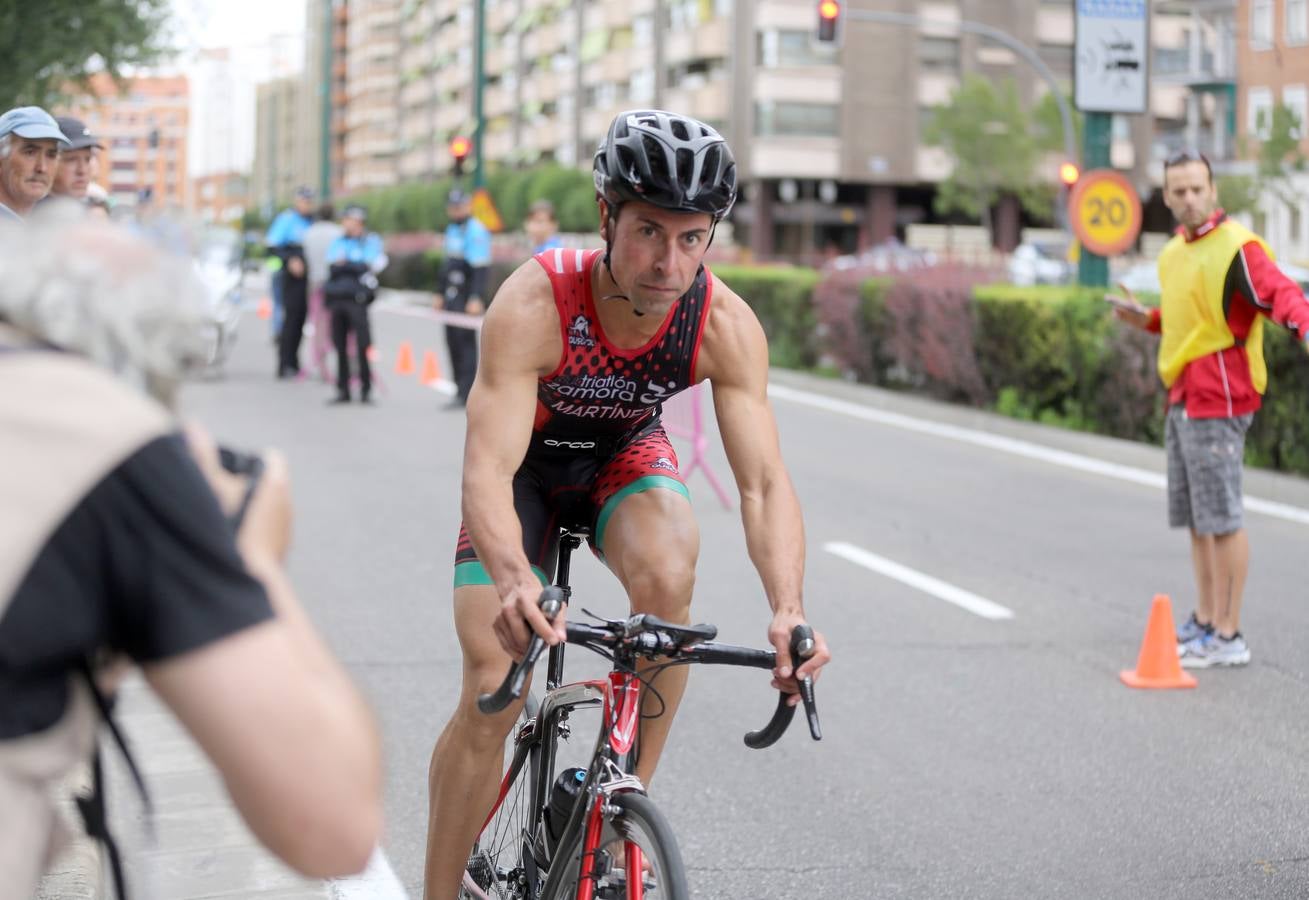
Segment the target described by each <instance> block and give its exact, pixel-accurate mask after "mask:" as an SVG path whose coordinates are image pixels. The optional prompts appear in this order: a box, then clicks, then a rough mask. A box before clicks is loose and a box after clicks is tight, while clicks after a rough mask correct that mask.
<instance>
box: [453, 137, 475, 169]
mask: <svg viewBox="0 0 1309 900" xmlns="http://www.w3.org/2000/svg"><path fill="white" fill-rule="evenodd" d="M472 149H473V142H472V141H470V140H468V138H466V137H464V136H463V135H459V136H458V137H456V138H455V139H454V140H452V141H451V142H450V155H451V156H452V157H454V161H455V177H456V178H459V177H462V176H463V174H464V160H465V159H467V158H468V153H469V151H470V150H472Z"/></svg>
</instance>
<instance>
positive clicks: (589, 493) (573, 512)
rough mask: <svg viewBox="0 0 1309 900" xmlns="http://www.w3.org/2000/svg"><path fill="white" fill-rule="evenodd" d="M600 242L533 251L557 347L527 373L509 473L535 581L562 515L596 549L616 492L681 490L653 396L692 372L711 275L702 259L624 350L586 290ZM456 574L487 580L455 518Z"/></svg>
mask: <svg viewBox="0 0 1309 900" xmlns="http://www.w3.org/2000/svg"><path fill="white" fill-rule="evenodd" d="M603 252H604V251H603V250H564V249H553V250H546V251H544V252H542V253H538V254H537V255H536V256H535V257H534V259H535V260H536V261H537V262H538V263H540V264H541V266H542V268H544V269H545V271H546V273H547V274H549V276H550V286H551V287H552V288H553V289H554V298H555V308H556V309H557V310H558V311H559V330H560V333H561V335H562V337H563V346H564V351H563V358H562V359H560V361H559V365H558V366H557V367H556V368H555V370H554V371H553V372H551V373H550V374H549V375H546V376H545V377H543V378H542V379H541V380H540V381H539V382H537V391H536V398H537V399H536V421H535V422H534V423H533V426H532V443H531V445H530V446H529V448H528V451H527V455H526V457H525V458H524V459H523V464H522V466H521V467H520V468H519V469H518V472H517V473H516V474H515V475H514V484H513V490H514V508H515V509H516V510H517V512H518V518H519V521H520V522H521V524H522V529H523V550H524V552H525V553H526V554H527V558H528V560H529V561H530V562H531V564H532V567H533V569H534V570H535V571H536V574H537V577H538V578H540V579H541V583H542V584H546V583H548V581H549V575H550V573H552V572H553V570H554V563H555V558H556V555H557V551H558V542H559V535H558V530H559V525H560V524H570V525H578V524H589V525H590V526H591V534H592V538H591V544H592V547H593V548H594V549H595V550H596V552H597V553H603V549H604V532H605V526H606V525H607V524H608V521H609V517H610V516H611V515H612V514H613V511H614V509H615V508H617V506H618V503H619V502H620V501H621V500H622V499H623V498H624V497H626V496H628V495H629V494H636V493H640V492H642V491H648V490H652V489H656V488H664V489H667V490H673V491H677V492H678V493H680V494H682V495H683V496H688V493H687V490H686V485H685V484H684V483H683V482H682V476H681V474H680V473H679V472H678V469H677V454H676V453H675V452H674V451H673V446H672V444H671V443H670V442H669V440H668V435H667V434H665V433H664V428H663V425H661V424H660V421H659V414H660V409H661V407H660V404H661V403H662V402H663V401H665V400H667V399H668V398H669V397H672V396H673V395H674V394H677V393H680V392H681V391H684V390H686V389H687V388H688V387H690V386H691V385H692V384H694V383H695V381H694V379H695V363H696V357H697V356H698V355H699V353H700V340H701V337H702V335H703V334H704V326H705V321H706V319H707V318H708V314H709V302H710V299H711V296H712V293H713V277H712V276H711V275H710V273H709V270H708V269H706V268H704V267H703V266H702V267H701V268H700V271H699V272H698V273H697V274H696V277H695V283H694V284H692V285H691V289H690V290H688V291H687V292H686V293H685V294H683V295H682V296H681V297H680V298H679V299H678V301H677V302H676V303H674V304H673V307H672V309H670V310H669V311H668V315H667V317H666V318H665V319H664V322H663V324H662V325H660V327H659V331H658V332H657V333H656V334H655V336H654V337H653V338H651V339H650V341H649V342H648V343H646V344H645V345H644V346H641V347H636V348H633V349H630V350H627V349H623V348H620V347H615V346H614V345H613V344H611V343H610V342H609V340H608V338H606V337H605V333H604V330H603V329H602V328H601V327H600V318H599V316H598V315H596V308H595V299H594V298H593V297H592V296H591V272H592V270H593V268H594V266H595V265H597V260H598V259H599V257H600V256H601V255H602V254H603ZM465 584H491V579H490V577H489V575H488V574H487V572H486V569H485V568H484V567H483V566H482V564H481V563H480V562H479V561H478V559H477V553H476V552H475V551H474V550H473V544H472V541H470V540H469V538H468V532H467V531H466V530H465V529H463V528H462V527H461V528H460V529H459V544H458V547H457V549H456V551H455V586H456V587H458V586H460V585H465Z"/></svg>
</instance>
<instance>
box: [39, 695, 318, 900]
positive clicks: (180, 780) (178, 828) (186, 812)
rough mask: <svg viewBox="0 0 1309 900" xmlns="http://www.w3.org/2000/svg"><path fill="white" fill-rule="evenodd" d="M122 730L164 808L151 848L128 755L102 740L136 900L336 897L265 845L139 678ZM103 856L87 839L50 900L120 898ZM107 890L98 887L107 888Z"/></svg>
mask: <svg viewBox="0 0 1309 900" xmlns="http://www.w3.org/2000/svg"><path fill="white" fill-rule="evenodd" d="M117 710H118V723H119V726H120V727H121V728H122V730H123V733H124V735H125V736H126V737H127V740H128V742H129V745H130V746H131V748H132V752H133V755H134V756H135V758H136V763H137V765H138V766H139V767H140V769H141V772H142V775H143V776H144V777H145V781H146V786H147V787H148V788H149V790H150V796H151V798H152V799H153V800H154V804H155V832H156V835H157V840H156V841H155V843H154V844H153V845H151V844H150V842H149V839H148V838H147V836H146V832H145V829H144V827H143V810H142V807H141V800H140V797H139V795H138V794H137V791H136V787H135V786H134V785H133V784H132V781H131V777H130V775H129V774H128V772H127V768H126V766H125V765H124V764H123V762H122V758H121V754H120V753H119V752H118V749H117V747H115V746H114V745H113V742H112V740H111V739H109V738H108V737H107V736H106V737H105V738H104V739H103V740H102V742H101V748H102V751H101V752H102V754H103V757H104V760H105V766H106V775H107V778H106V780H107V782H108V786H107V789H106V793H107V794H108V805H109V812H110V819H111V823H112V824H111V827H112V829H113V834H114V836H115V839H116V840H117V841H118V845H119V848H120V850H121V852H122V856H123V860H124V866H125V868H126V871H127V879H128V890H129V892H130V894H131V897H132V898H133V900H201V898H217V897H228V898H249V900H326V898H330V897H332V894H331V893H330V891H329V889H328V887H327V885H325V884H324V883H323V882H320V881H312V880H309V879H305V878H303V877H301V876H299V875H297V874H296V873H295V872H293V871H291V870H290V869H289V868H287V867H286V866H285V865H283V864H282V863H281V862H279V861H278V860H276V859H275V858H273V857H272V855H270V854H269V853H268V852H267V851H266V850H264V849H263V847H261V846H260V845H259V842H258V841H257V840H256V839H255V837H254V835H252V834H251V833H250V830H249V829H248V828H246V826H245V823H244V822H242V821H241V818H240V816H239V815H237V813H236V810H235V809H234V808H233V807H232V803H231V800H230V799H229V798H228V796H227V791H226V790H225V788H224V787H223V783H222V780H221V779H220V778H219V776H218V774H217V772H216V771H215V770H214V768H213V766H212V765H210V763H209V761H208V760H207V759H205V757H204V755H203V754H202V753H201V752H200V749H199V748H198V747H197V746H196V744H195V742H194V741H192V740H191V738H190V736H189V735H187V734H186V732H185V731H184V730H183V729H182V727H181V725H179V724H178V723H177V721H176V720H175V719H174V718H173V717H172V715H171V714H169V713H168V712H167V710H165V709H164V708H163V706H162V704H160V702H159V701H158V700H157V699H155V697H154V695H153V694H151V693H150V691H149V689H148V688H147V687H146V685H145V683H144V681H142V680H141V678H140V677H139V676H133V677H132V678H131V679H130V680H129V681H128V682H127V683H126V684H124V685H123V687H122V689H121V691H120V693H119V699H118V704H117ZM97 859H98V854H97V853H96V852H95V848H94V846H93V845H92V844H91V842H90V841H88V840H86V839H85V838H83V839H82V840H81V841H79V842H78V844H77V845H76V846H75V847H74V848H73V850H72V851H71V852H70V853H69V854H67V855H66V856H65V857H64V861H63V863H62V865H61V866H60V871H59V873H58V874H57V876H51V877H50V878H47V881H46V884H45V885H44V886H43V889H42V892H41V893H39V894H38V897H40V898H41V900H46V898H49V900H54V898H60V900H64V898H93V900H99V898H106V900H107V898H110V897H112V896H113V880H112V878H111V877H109V876H108V874H107V873H106V874H105V876H104V877H103V878H97V877H96V874H97V873H96V872H95V868H96V865H97ZM97 883H98V889H97Z"/></svg>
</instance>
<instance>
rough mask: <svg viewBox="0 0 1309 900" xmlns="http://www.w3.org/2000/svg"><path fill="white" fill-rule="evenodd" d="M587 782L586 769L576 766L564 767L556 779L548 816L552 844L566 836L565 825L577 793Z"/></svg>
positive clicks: (547, 821) (551, 793) (571, 811)
mask: <svg viewBox="0 0 1309 900" xmlns="http://www.w3.org/2000/svg"><path fill="white" fill-rule="evenodd" d="M585 783H586V769H579V768H576V767H574V768H571V769H564V770H563V771H562V772H560V773H559V777H558V778H556V779H555V784H554V787H553V788H552V789H551V790H550V814H549V815H548V816H546V828H547V829H548V830H549V832H550V843H551V844H558V843H559V839H560V838H561V837H563V836H564V826H565V825H567V824H568V817H569V816H570V815H572V813H573V805H574V804H575V803H576V802H577V795H578V794H580V793H581V791H582V785H583V784H585Z"/></svg>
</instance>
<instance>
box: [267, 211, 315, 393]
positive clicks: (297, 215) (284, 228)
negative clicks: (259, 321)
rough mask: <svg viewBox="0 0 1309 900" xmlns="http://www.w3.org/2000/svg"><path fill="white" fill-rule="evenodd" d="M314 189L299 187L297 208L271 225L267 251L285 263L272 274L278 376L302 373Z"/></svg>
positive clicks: (307, 305)
mask: <svg viewBox="0 0 1309 900" xmlns="http://www.w3.org/2000/svg"><path fill="white" fill-rule="evenodd" d="M313 213H314V189H313V188H310V187H302V188H298V189H297V190H296V192H295V205H294V206H293V207H291V208H290V209H284V210H282V211H281V212H280V213H278V215H277V218H276V219H274V220H273V224H272V225H270V226H268V236H267V238H266V240H265V242H266V243H267V245H268V252H269V253H270V254H271V255H273V256H276V257H277V258H278V259H280V260H281V261H282V268H280V269H278V270H277V272H276V273H275V274H274V275H273V332H274V334H275V335H276V337H277V377H278V378H291V377H293V376H296V375H299V374H300V338H301V335H302V333H303V331H304V326H305V316H306V315H308V312H309V283H308V279H307V275H308V272H307V268H306V266H305V251H304V235H305V232H306V231H308V230H309V226H310V225H312V224H313V222H314V219H313Z"/></svg>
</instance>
